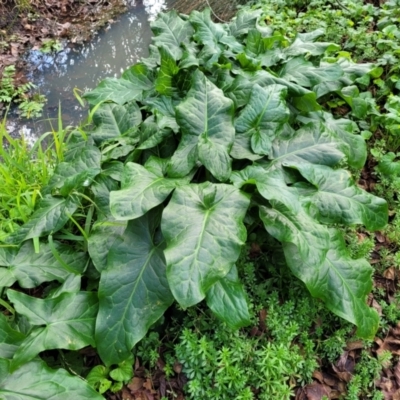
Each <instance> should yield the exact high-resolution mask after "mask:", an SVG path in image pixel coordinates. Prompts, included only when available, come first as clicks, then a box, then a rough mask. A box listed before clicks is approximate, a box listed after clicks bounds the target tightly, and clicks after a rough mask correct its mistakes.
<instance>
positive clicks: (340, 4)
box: [336, 0, 350, 12]
mask: <svg viewBox="0 0 400 400" xmlns="http://www.w3.org/2000/svg"><path fill="white" fill-rule="evenodd" d="M336 3H338V4H339V7H341V8H343V9H344V10H346V11H348V12H350V10H349V9H348V8H347V7H346V6H345V5H344V4H343V3H342V2H341V1H340V0H336Z"/></svg>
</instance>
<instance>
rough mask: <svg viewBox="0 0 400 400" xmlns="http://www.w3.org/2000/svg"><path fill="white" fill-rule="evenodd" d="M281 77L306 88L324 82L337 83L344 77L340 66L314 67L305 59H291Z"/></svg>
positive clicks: (280, 74) (281, 72)
mask: <svg viewBox="0 0 400 400" xmlns="http://www.w3.org/2000/svg"><path fill="white" fill-rule="evenodd" d="M279 76H280V77H281V78H283V79H286V80H289V81H292V82H295V83H297V84H298V85H301V86H304V87H313V86H315V85H317V84H319V83H321V82H324V81H336V80H338V79H340V78H341V77H342V76H343V70H342V68H340V66H339V65H338V64H328V65H321V66H319V67H314V65H313V64H312V63H311V62H309V61H306V60H305V59H304V58H303V57H296V58H292V59H290V60H289V61H288V62H287V63H286V64H285V65H284V66H283V68H282V70H281V71H280V73H279Z"/></svg>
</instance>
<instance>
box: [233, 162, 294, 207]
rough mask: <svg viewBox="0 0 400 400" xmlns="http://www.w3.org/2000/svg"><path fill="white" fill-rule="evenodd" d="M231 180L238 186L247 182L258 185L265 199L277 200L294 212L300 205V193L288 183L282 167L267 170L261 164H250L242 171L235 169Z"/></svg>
mask: <svg viewBox="0 0 400 400" xmlns="http://www.w3.org/2000/svg"><path fill="white" fill-rule="evenodd" d="M230 181H231V182H232V183H233V184H234V185H235V186H236V187H238V188H241V187H242V186H243V185H246V184H253V185H256V187H257V190H258V192H259V193H260V194H261V196H262V197H264V199H267V200H277V201H279V202H280V203H283V204H285V205H286V206H287V207H288V208H289V209H290V210H292V211H293V212H297V210H298V209H299V207H300V202H299V193H298V192H297V190H296V189H295V188H293V187H288V186H287V185H286V183H285V177H284V173H283V171H282V170H281V169H275V170H272V171H266V170H265V169H264V168H262V167H260V166H255V165H249V166H248V167H246V168H244V169H242V170H241V171H234V172H233V173H232V175H231V177H230Z"/></svg>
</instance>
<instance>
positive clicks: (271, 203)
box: [0, 10, 387, 371]
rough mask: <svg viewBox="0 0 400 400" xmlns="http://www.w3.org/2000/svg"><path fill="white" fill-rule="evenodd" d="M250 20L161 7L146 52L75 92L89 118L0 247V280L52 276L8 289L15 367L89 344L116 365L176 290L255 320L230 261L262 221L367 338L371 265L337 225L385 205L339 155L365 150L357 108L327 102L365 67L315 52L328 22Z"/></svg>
mask: <svg viewBox="0 0 400 400" xmlns="http://www.w3.org/2000/svg"><path fill="white" fill-rule="evenodd" d="M257 18H258V14H257V13H249V12H245V11H242V12H239V14H238V15H237V18H236V19H235V20H233V21H232V22H231V23H229V24H216V23H213V22H212V21H211V19H210V13H209V11H207V10H206V11H204V12H201V13H200V12H193V13H192V14H191V15H190V16H189V17H187V16H179V15H178V14H177V13H175V12H169V13H166V14H161V15H160V17H159V18H158V19H157V20H156V21H155V22H154V23H153V26H152V29H153V32H154V35H155V36H154V39H153V44H152V45H151V46H150V56H149V57H148V58H146V59H143V60H142V61H141V62H140V63H138V64H136V65H134V66H132V67H131V68H129V69H128V70H127V71H125V72H124V73H123V75H122V77H121V78H119V79H116V78H107V79H105V80H104V81H102V82H101V83H100V84H99V86H98V87H97V88H96V89H94V90H93V91H91V92H89V93H87V94H86V95H85V98H86V100H87V101H88V102H89V103H90V104H91V105H92V106H93V110H94V112H93V126H92V128H90V129H86V131H87V132H86V134H85V135H81V133H80V132H81V131H82V129H81V130H80V131H79V132H78V131H77V132H76V133H73V134H72V135H71V137H70V140H69V142H68V145H67V149H66V153H65V155H64V161H63V162H61V163H60V164H58V166H57V167H56V170H55V173H54V175H53V176H52V178H51V179H50V181H49V184H48V185H47V187H46V188H45V190H44V191H43V199H42V200H41V202H40V204H39V206H38V208H37V209H36V211H35V212H34V213H33V215H32V216H31V217H30V219H29V221H28V222H27V223H26V224H25V225H23V226H22V227H21V228H20V229H19V230H18V231H17V232H15V233H13V234H11V235H10V236H9V237H8V238H7V239H6V242H7V243H8V244H13V245H17V246H19V247H2V248H1V249H0V263H1V265H2V268H1V269H0V271H1V276H2V278H1V280H2V282H3V286H11V285H15V283H18V284H19V286H20V287H21V288H32V287H35V286H38V285H40V284H44V283H45V282H49V281H54V280H55V281H58V282H59V285H58V286H57V285H56V286H55V285H54V283H53V285H52V286H51V288H52V290H51V291H50V292H49V294H47V296H46V297H45V298H43V299H38V298H32V297H31V296H29V295H27V294H24V293H22V292H20V291H16V290H11V289H8V291H7V295H8V299H9V301H10V303H12V306H13V307H14V308H15V312H16V315H17V318H15V319H14V321H12V323H11V325H7V326H8V327H9V329H14V330H16V331H19V332H20V335H23V337H21V338H20V341H19V342H18V344H15V346H14V348H13V351H10V352H9V353H8V354H7V356H6V357H5V356H4V354H2V355H3V357H5V358H7V359H9V360H10V361H8V363H9V364H8V365H9V371H13V370H16V369H17V368H19V367H21V366H22V365H23V364H25V363H28V362H29V361H30V360H31V359H33V358H34V357H35V356H36V355H37V354H38V353H39V352H40V351H43V350H46V349H54V348H63V349H78V348H81V347H84V346H87V345H92V346H94V347H96V348H97V351H98V353H99V355H100V357H101V359H102V360H103V362H104V363H105V364H106V365H112V364H118V363H120V362H122V361H123V360H125V359H127V358H128V357H130V356H131V352H132V348H133V347H134V346H135V344H136V343H138V342H139V341H140V340H141V339H142V338H143V336H144V335H145V334H146V332H147V331H148V329H149V327H151V326H152V325H153V324H154V323H155V322H156V321H157V320H158V319H159V318H160V317H161V316H162V315H163V313H164V312H165V311H166V309H167V308H168V307H169V306H170V305H171V304H172V303H173V301H177V302H178V303H179V304H180V305H181V306H182V307H184V308H186V307H190V306H193V305H195V304H198V303H199V302H201V301H203V300H205V301H206V303H207V304H208V306H209V307H210V308H211V310H212V311H213V312H214V313H215V314H216V315H217V316H218V317H220V318H221V319H222V320H223V321H225V322H226V323H227V324H228V325H230V326H232V327H234V328H239V327H242V326H245V325H247V324H249V312H248V309H247V303H246V296H245V293H244V290H243V287H242V285H241V283H240V281H239V278H238V273H237V270H236V267H235V263H236V261H237V259H238V257H239V254H240V251H241V249H242V246H243V245H244V244H245V242H246V239H247V233H248V230H251V231H253V232H256V231H258V230H259V229H260V228H263V229H265V231H266V232H267V234H268V235H270V236H272V237H273V238H275V239H276V240H277V243H278V242H280V245H281V246H282V249H283V254H284V257H285V262H286V263H287V265H288V266H289V267H290V269H291V271H292V273H293V275H294V276H295V277H297V278H299V279H300V280H302V281H303V282H304V283H305V285H306V286H307V288H308V289H309V291H310V292H311V293H312V295H313V296H315V297H318V298H320V299H321V300H322V301H324V302H325V304H326V307H327V308H329V309H330V310H331V311H332V312H333V313H335V314H337V315H339V316H340V317H342V318H344V319H346V320H348V321H350V322H352V323H353V324H355V325H356V326H357V334H358V335H359V336H360V337H362V338H373V336H374V334H375V332H376V330H377V327H378V320H379V319H378V314H377V313H376V311H375V310H373V309H371V308H369V307H368V305H367V304H366V297H367V295H368V293H369V292H370V290H371V287H372V281H371V275H372V268H371V267H370V265H369V264H368V262H367V261H366V260H364V259H357V260H354V259H352V258H351V257H350V255H349V253H348V250H347V248H346V243H345V241H344V239H343V233H342V229H341V227H342V226H353V225H357V224H361V225H364V226H365V227H366V228H367V229H369V230H372V231H374V230H377V229H381V228H382V227H383V226H384V225H385V224H386V221H387V205H386V203H385V201H384V200H382V199H380V198H377V197H375V196H373V195H371V194H369V193H367V192H365V191H363V190H362V189H360V188H359V187H358V186H357V185H356V184H355V182H353V180H352V178H351V176H350V174H349V173H348V171H346V170H345V169H342V166H343V165H349V166H351V167H353V168H361V167H362V166H363V165H364V163H365V160H366V145H365V142H364V139H363V138H362V137H361V135H359V134H358V127H357V124H356V123H355V122H353V121H352V120H350V119H345V118H335V117H334V116H333V115H331V114H330V113H328V112H326V111H325V110H324V103H325V101H326V99H327V98H328V96H330V95H331V94H333V95H335V94H338V95H340V93H341V91H342V90H347V91H348V87H349V86H353V85H355V84H356V82H357V79H359V78H362V77H363V76H365V74H368V72H369V71H370V70H371V69H372V66H371V65H366V64H364V65H363V64H353V63H352V62H350V61H349V60H346V59H338V60H337V61H335V62H332V58H329V60H330V62H326V61H324V60H323V55H324V54H325V52H327V51H335V50H337V49H338V46H336V45H334V44H331V43H321V42H316V39H317V38H318V36H319V35H321V33H322V32H320V31H315V32H311V33H305V34H298V35H297V37H296V38H295V40H294V41H293V42H288V41H287V39H286V38H285V37H283V36H281V35H280V34H274V33H273V32H271V31H270V30H269V29H268V28H267V27H265V26H261V25H259V23H258V22H257ZM358 106H359V105H358ZM71 218H72V219H71ZM72 220H73V221H74V222H73V223H72V222H71V221H72ZM77 225H78V226H80V229H77V228H76V226H77ZM83 226H84V227H83ZM82 231H83V232H84V233H85V235H83V234H82V233H81V232H82ZM82 235H83V236H82ZM84 236H86V237H84ZM264 236H265V234H264ZM38 237H39V238H41V246H40V252H39V253H35V252H33V251H32V245H31V240H32V239H33V238H38ZM79 237H80V238H81V240H79ZM260 237H261V236H260ZM268 242H271V240H269V241H268ZM260 245H261V246H262V245H263V243H260ZM86 248H87V251H86ZM38 264H40V267H38ZM96 277H97V278H96ZM82 278H84V279H83V280H81V279H82ZM96 279H99V280H98V281H97V280H96ZM88 282H91V284H90V288H91V291H84V289H85V288H87V287H88V286H86V285H87V284H88ZM97 282H98V283H97ZM96 285H98V289H97V292H96V290H94V289H93V288H96V287H97V286H96ZM14 287H15V286H14ZM28 304H29V307H28ZM54 310H62V312H60V313H57V312H55V311H54ZM38 315H40V318H39V317H38ZM22 316H23V318H22ZM22 319H23V320H24V321H26V320H27V321H29V324H30V327H31V328H30V330H27V331H23V330H22V329H21V328H19V323H20V322H19V321H20V320H22ZM60 320H62V324H63V329H62V334H60V331H59V330H60V328H59V323H60V322H59V321H60ZM6 323H7V324H10V322H7V321H6V322H4V324H6ZM56 326H57V328H56ZM53 329H57V332H55V331H53ZM21 332H22V333H21ZM0 348H1V346H0Z"/></svg>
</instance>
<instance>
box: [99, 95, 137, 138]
mask: <svg viewBox="0 0 400 400" xmlns="http://www.w3.org/2000/svg"><path fill="white" fill-rule="evenodd" d="M140 122H142V114H141V113H140V110H139V107H138V106H137V104H135V103H131V104H128V105H126V106H121V105H118V104H102V105H101V106H100V107H99V108H98V109H97V110H96V112H95V113H94V115H93V123H94V124H95V125H96V129H95V130H94V131H93V132H92V134H91V136H92V137H93V139H94V140H95V141H96V142H102V141H104V140H108V139H113V138H116V137H118V136H120V135H123V134H125V133H128V132H129V131H130V130H132V129H133V128H134V127H136V126H138V125H139V124H140Z"/></svg>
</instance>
